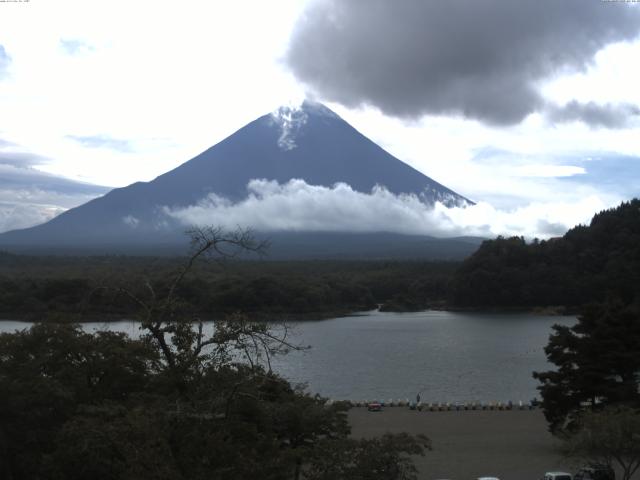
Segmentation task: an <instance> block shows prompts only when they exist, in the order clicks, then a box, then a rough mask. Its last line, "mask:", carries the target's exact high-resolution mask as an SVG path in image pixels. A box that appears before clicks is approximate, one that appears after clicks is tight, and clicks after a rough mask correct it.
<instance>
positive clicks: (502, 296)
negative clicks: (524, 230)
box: [451, 199, 640, 308]
mask: <svg viewBox="0 0 640 480" xmlns="http://www.w3.org/2000/svg"><path fill="white" fill-rule="evenodd" d="M451 287H452V288H451V296H452V302H453V304H454V305H456V306H461V307H463V306H469V307H471V306H473V307H537V306H540V307H544V306H552V305H558V306H566V307H569V308H571V307H577V306H580V305H584V304H587V303H591V302H599V301H603V300H605V299H608V298H615V299H619V300H622V301H623V302H624V303H630V302H640V200H638V199H634V200H632V201H630V202H625V203H622V204H621V205H620V206H618V207H617V208H613V209H611V210H605V211H603V212H600V213H598V214H596V215H595V216H594V217H593V219H592V220H591V224H590V225H589V226H582V225H581V226H578V227H575V228H573V229H571V230H569V231H568V232H567V233H566V234H565V235H564V236H563V237H561V238H553V239H550V240H546V241H538V240H535V241H534V242H532V243H529V244H527V243H526V242H525V241H524V239H523V238H520V237H513V238H502V237H498V238H497V239H496V240H489V241H485V242H484V243H483V244H482V246H481V247H480V248H479V249H478V251H477V252H476V253H475V254H473V255H472V256H471V257H469V258H468V259H467V260H465V261H464V262H463V264H462V266H461V267H460V268H459V269H458V271H457V272H456V274H455V276H454V279H453V282H452V284H451Z"/></svg>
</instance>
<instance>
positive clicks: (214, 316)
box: [0, 306, 579, 323]
mask: <svg viewBox="0 0 640 480" xmlns="http://www.w3.org/2000/svg"><path fill="white" fill-rule="evenodd" d="M430 311H433V312H454V313H477V314H495V315H501V314H523V315H544V316H557V317H569V316H575V315H578V314H579V311H578V309H572V308H568V307H564V306H549V307H500V308H476V307H455V306H431V307H428V308H424V309H420V310H381V309H380V308H376V309H371V310H361V309H356V310H352V309H344V310H332V311H328V312H305V313H295V312H264V311H262V312H240V313H243V314H246V315H247V316H249V317H251V318H252V319H254V320H257V321H260V322H267V323H281V322H291V321H295V322H320V321H323V320H330V319H334V318H342V317H353V316H364V315H367V314H369V313H371V312H381V313H418V312H430ZM232 313H234V312H215V313H210V314H206V315H204V314H202V313H194V314H193V315H192V316H193V317H202V318H207V320H204V321H205V322H207V321H215V320H220V319H222V318H224V317H225V316H227V315H231V314H232ZM124 315H126V314H114V313H105V314H100V313H91V314H87V315H84V316H83V319H82V320H78V319H76V318H75V317H78V316H79V314H78V313H58V312H55V313H54V315H53V316H52V317H50V318H46V319H44V320H42V319H38V318H37V317H39V315H38V314H35V313H24V312H23V313H16V312H12V313H11V312H9V313H6V312H3V313H0V322H22V323H42V322H44V323H95V322H104V323H115V322H121V321H130V320H133V321H135V319H132V318H130V317H133V316H135V314H134V313H131V314H130V317H129V318H128V317H126V316H124ZM12 317H13V318H12Z"/></svg>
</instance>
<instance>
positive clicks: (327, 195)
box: [164, 180, 606, 238]
mask: <svg viewBox="0 0 640 480" xmlns="http://www.w3.org/2000/svg"><path fill="white" fill-rule="evenodd" d="M247 188H248V190H249V196H248V197H247V198H246V199H244V200H242V201H239V202H236V203H234V202H231V201H229V200H227V199H225V198H222V197H220V196H217V195H214V194H211V195H209V196H207V197H206V198H205V199H203V200H202V201H200V202H198V203H197V204H196V205H192V206H189V207H187V208H180V209H174V208H170V207H164V212H165V213H166V214H167V215H168V216H170V217H172V218H173V219H176V220H178V221H180V222H181V223H183V224H184V225H185V226H186V225H194V224H195V225H212V224H213V225H224V226H226V227H229V228H235V227H237V226H243V227H251V228H254V229H256V230H260V231H318V232H338V231H340V232H360V233H363V232H394V233H403V234H416V235H431V236H440V237H451V236H466V235H473V236H486V237H490V236H491V237H492V236H496V235H523V236H527V237H529V238H531V237H538V238H549V237H553V236H557V235H561V234H563V233H564V232H565V231H566V230H567V229H568V228H570V227H572V226H574V225H576V224H579V223H586V222H588V221H589V220H590V219H591V217H592V215H593V213H594V212H596V211H598V210H601V209H603V208H605V207H606V205H604V204H603V203H602V202H601V201H600V200H599V199H598V197H596V196H591V197H586V198H583V199H581V200H579V201H577V202H574V203H569V202H567V203H553V204H552V203H544V202H540V203H532V204H529V205H527V206H525V207H521V208H517V209H514V210H510V211H502V210H497V209H495V208H494V207H493V206H491V205H490V204H488V203H485V202H480V203H478V204H476V205H473V206H468V207H454V208H447V207H445V206H444V205H442V204H441V203H436V204H435V205H433V206H431V205H427V204H425V203H424V202H422V201H420V199H419V198H418V197H417V196H416V195H409V194H400V195H395V194H393V193H391V192H389V191H388V190H386V189H385V188H383V187H375V188H374V189H373V190H372V191H371V192H370V193H362V192H358V191H355V190H353V189H352V188H351V187H350V186H349V185H347V184H345V183H337V184H335V185H334V186H332V187H325V186H318V185H309V184H307V183H306V182H305V181H304V180H291V181H289V182H287V183H284V184H280V183H278V182H275V181H267V180H252V181H251V182H250V183H249V184H248V186H247Z"/></svg>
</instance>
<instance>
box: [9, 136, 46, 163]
mask: <svg viewBox="0 0 640 480" xmlns="http://www.w3.org/2000/svg"><path fill="white" fill-rule="evenodd" d="M10 145H11V144H10V143H9V142H6V143H3V141H2V139H0V149H1V148H2V147H3V146H10ZM48 161H49V159H48V158H46V157H43V156H42V155H38V154H35V153H31V152H21V151H12V150H0V165H13V166H15V167H30V166H34V165H42V164H43V163H47V162H48Z"/></svg>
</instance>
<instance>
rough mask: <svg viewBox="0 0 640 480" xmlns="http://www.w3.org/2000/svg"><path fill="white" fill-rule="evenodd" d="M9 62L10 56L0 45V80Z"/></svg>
mask: <svg viewBox="0 0 640 480" xmlns="http://www.w3.org/2000/svg"><path fill="white" fill-rule="evenodd" d="M10 63H11V57H10V56H9V54H8V53H7V51H6V50H5V48H4V47H3V46H2V45H0V80H2V78H3V77H4V76H5V75H6V73H7V71H8V69H9V64H10Z"/></svg>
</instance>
